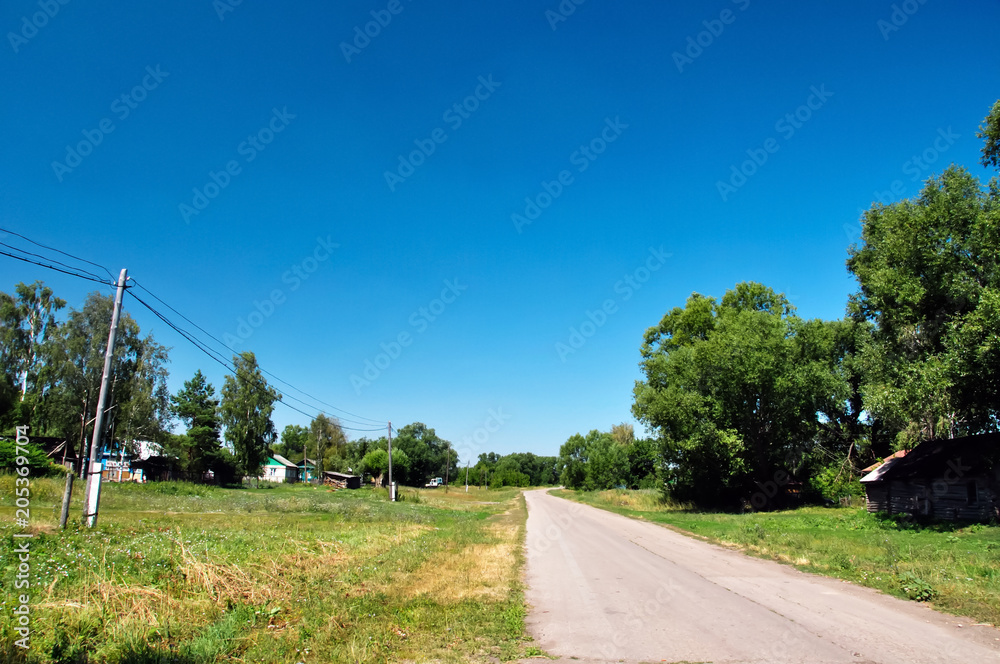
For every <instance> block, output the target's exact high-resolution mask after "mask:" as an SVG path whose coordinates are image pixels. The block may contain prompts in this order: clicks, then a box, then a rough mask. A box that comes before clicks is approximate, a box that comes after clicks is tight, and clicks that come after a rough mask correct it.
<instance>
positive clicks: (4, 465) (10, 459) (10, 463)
mask: <svg viewBox="0 0 1000 664" xmlns="http://www.w3.org/2000/svg"><path fill="white" fill-rule="evenodd" d="M18 447H20V448H22V451H23V452H26V454H24V455H22V456H24V457H25V458H26V459H27V461H28V464H27V465H28V468H30V469H31V476H32V477H54V476H55V475H59V474H63V475H65V474H66V469H65V468H63V467H62V466H57V465H56V464H54V463H52V461H51V460H49V457H47V456H46V455H45V452H43V451H42V450H41V449H40V448H39V447H38V446H36V445H35V444H34V443H24V444H22V445H18V444H17V443H16V442H15V441H13V440H0V471H4V470H6V471H10V472H13V471H15V470H16V469H17V467H18V464H17V457H18V456H19V455H18V454H17V448H18Z"/></svg>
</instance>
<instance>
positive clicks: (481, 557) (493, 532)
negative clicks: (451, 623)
mask: <svg viewBox="0 0 1000 664" xmlns="http://www.w3.org/2000/svg"><path fill="white" fill-rule="evenodd" d="M487 533H488V540H489V541H487V542H484V543H479V544H471V545H468V546H462V545H461V544H451V545H449V546H448V547H447V548H446V549H445V551H444V552H442V553H441V554H439V555H437V556H435V557H434V558H433V559H432V560H428V561H427V562H425V563H424V564H423V565H421V566H420V567H419V568H418V569H417V570H416V571H415V572H413V573H412V574H410V575H409V577H408V583H407V585H406V586H405V588H406V590H405V596H406V597H408V598H415V597H420V596H429V597H433V598H434V600H435V601H437V602H439V603H441V604H455V603H458V602H461V601H463V600H466V599H489V600H501V599H503V598H505V597H507V596H508V594H509V593H510V591H511V589H512V588H513V587H514V583H515V581H516V580H517V567H516V566H515V565H512V564H511V561H512V560H515V559H516V555H517V548H518V546H519V544H520V540H521V534H522V531H521V528H520V526H519V525H518V524H517V523H516V522H512V520H510V519H503V520H500V521H497V522H495V523H492V524H490V526H489V528H488V530H487Z"/></svg>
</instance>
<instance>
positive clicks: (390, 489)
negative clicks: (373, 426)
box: [389, 422, 396, 500]
mask: <svg viewBox="0 0 1000 664" xmlns="http://www.w3.org/2000/svg"><path fill="white" fill-rule="evenodd" d="M389 500H396V493H395V492H394V491H393V490H392V422H389Z"/></svg>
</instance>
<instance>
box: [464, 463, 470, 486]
mask: <svg viewBox="0 0 1000 664" xmlns="http://www.w3.org/2000/svg"><path fill="white" fill-rule="evenodd" d="M465 492H466V493H469V462H468V461H466V462H465Z"/></svg>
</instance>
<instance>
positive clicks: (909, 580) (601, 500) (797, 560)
mask: <svg viewBox="0 0 1000 664" xmlns="http://www.w3.org/2000/svg"><path fill="white" fill-rule="evenodd" d="M553 493H554V494H555V495H560V496H563V497H566V498H570V499H572V500H577V501H579V502H583V503H587V504H590V505H594V506H595V507H601V508H603V509H607V510H610V511H613V512H617V513H619V514H624V515H626V516H630V517H633V518H640V519H646V520H649V521H652V522H655V523H661V524H664V525H668V526H671V527H673V528H675V529H678V530H680V531H683V532H685V533H687V534H693V535H695V536H697V537H701V538H704V539H706V540H708V541H711V542H716V543H719V544H723V545H726V546H730V547H735V548H739V549H741V550H743V551H746V552H747V553H750V554H753V555H757V556H760V557H764V558H769V559H773V560H778V561H781V562H784V563H789V564H792V565H795V566H796V567H799V568H801V569H803V570H807V571H810V572H816V573H819V574H825V575H827V576H833V577H836V578H840V579H845V580H847V581H850V582H852V583H857V584H859V585H863V586H868V587H870V588H876V589H878V590H881V591H883V592H886V593H889V594H892V595H896V596H897V597H904V598H908V599H913V600H917V601H928V602H929V603H930V604H931V605H933V606H934V607H935V608H937V609H941V610H943V611H947V612H949V613H953V614H956V615H963V616H968V617H970V618H972V619H974V620H976V621H980V622H988V623H992V624H994V625H996V624H1000V527H998V526H996V525H982V524H972V525H968V524H966V525H962V524H952V523H936V524H927V525H920V524H917V523H913V522H910V521H907V520H904V519H896V518H887V517H883V516H879V515H874V514H869V513H868V512H867V511H866V510H865V509H864V508H863V507H837V508H823V507H803V508H800V509H797V510H789V511H783V512H766V513H752V514H719V513H707V512H698V511H694V510H691V509H685V508H682V507H678V506H667V505H664V504H662V502H660V500H659V498H658V497H657V495H656V493H655V492H652V491H646V492H644V491H601V492H581V491H567V490H559V491H554V492H553Z"/></svg>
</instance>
